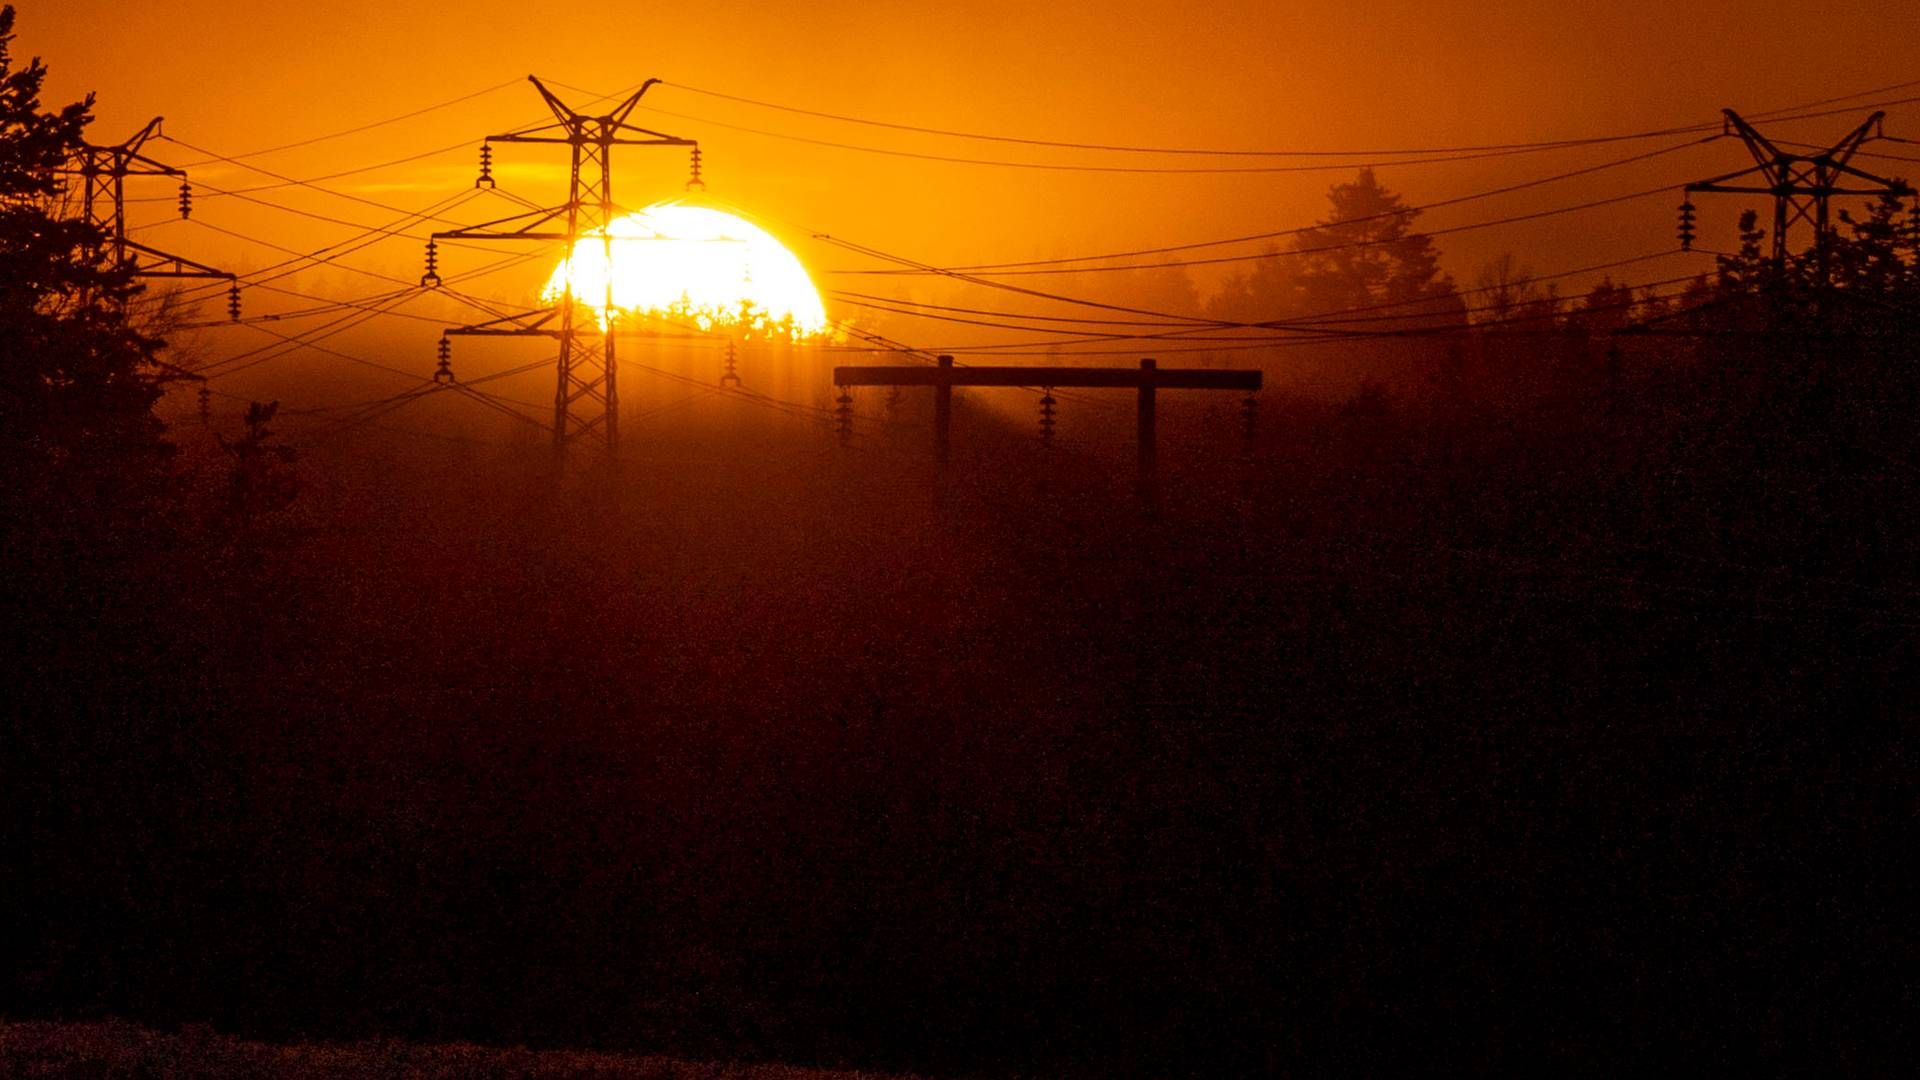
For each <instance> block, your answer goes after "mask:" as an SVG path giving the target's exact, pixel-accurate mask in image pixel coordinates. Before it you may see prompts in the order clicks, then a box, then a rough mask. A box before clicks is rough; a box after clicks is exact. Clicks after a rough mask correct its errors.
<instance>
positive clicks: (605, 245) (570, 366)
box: [421, 75, 698, 463]
mask: <svg viewBox="0 0 1920 1080" xmlns="http://www.w3.org/2000/svg"><path fill="white" fill-rule="evenodd" d="M527 79H528V81H529V82H531V83H533V85H534V88H535V89H537V90H539V91H540V96H541V98H542V99H543V100H544V101H545V102H546V105H547V108H548V109H550V110H551V111H552V112H553V116H554V122H553V123H551V124H544V125H541V126H538V127H533V128H527V129H524V130H520V131H513V132H508V133H507V134H504V135H489V136H487V138H486V140H485V143H486V145H484V146H483V148H482V154H481V162H482V169H481V174H480V179H479V180H478V181H477V182H476V183H477V184H479V185H487V186H491V185H492V183H493V179H492V171H491V166H492V156H493V155H492V149H491V144H493V143H543V144H546V143H550V144H559V145H564V146H568V147H570V148H571V149H572V156H573V169H572V181H571V185H570V187H569V189H568V190H569V193H568V196H567V201H566V202H565V203H564V204H562V205H560V206H557V207H553V208H551V209H546V210H534V211H530V212H528V213H524V214H516V215H513V216H512V217H506V218H501V219H499V220H497V221H490V222H487V223H485V224H482V225H475V226H472V227H470V228H464V229H453V230H449V231H446V232H436V233H434V234H433V237H432V239H431V240H430V241H429V242H428V256H427V257H428V262H427V274H426V276H425V277H423V278H422V279H421V283H422V284H425V285H438V284H440V277H439V274H438V263H437V257H438V243H439V241H441V240H489V241H498V240H533V241H555V240H559V241H564V242H565V244H566V248H565V251H566V257H568V258H572V257H573V255H574V253H575V251H577V250H578V245H579V242H580V241H581V240H582V239H583V238H598V239H599V240H600V243H601V245H602V247H601V250H602V253H603V255H604V257H605V258H606V265H607V266H608V267H609V268H611V266H612V265H613V236H612V233H611V232H610V231H609V226H610V225H611V224H612V223H613V219H614V217H615V214H616V211H620V210H621V207H620V206H619V204H617V203H616V202H614V198H613V148H614V147H616V146H687V147H693V146H697V145H698V144H697V143H696V142H695V141H694V140H692V139H681V138H677V137H675V136H672V135H666V134H663V133H661V132H658V131H650V130H648V129H646V128H642V127H637V126H635V125H633V124H630V123H628V122H627V118H628V117H629V116H631V115H632V114H633V110H634V109H635V108H637V107H638V106H639V104H640V99H641V98H642V97H643V96H645V94H646V92H647V91H648V90H649V89H650V88H652V87H653V85H654V84H655V83H657V82H659V81H660V80H658V79H648V80H647V81H646V83H644V84H643V85H642V86H641V87H640V89H639V90H637V91H635V92H634V93H633V94H632V95H631V96H630V97H628V98H626V99H625V100H624V101H622V102H620V104H619V105H618V106H616V107H615V108H614V109H613V110H612V111H611V112H608V113H606V114H605V115H602V116H588V115H586V114H584V113H581V112H579V111H577V110H575V109H573V108H571V107H569V106H568V105H567V104H566V103H565V102H563V101H561V100H560V99H559V98H558V97H556V96H555V95H554V94H553V92H552V91H550V90H548V89H547V88H546V86H545V85H544V84H542V83H541V82H540V80H539V79H537V78H534V77H533V76H531V75H529V76H528V77H527ZM557 225H558V226H563V227H562V228H560V229H556V228H555V226H557ZM583 305H585V306H587V307H588V308H589V310H587V311H582V310H581V308H582V306H583ZM593 307H597V308H598V312H599V317H598V318H595V316H594V314H593V312H592V311H591V310H590V309H591V308H593ZM616 317H617V313H616V312H615V310H614V306H613V275H612V273H610V272H609V273H608V274H607V283H606V292H605V294H604V295H602V296H597V297H581V296H575V295H574V292H573V283H572V282H571V281H568V282H567V283H566V286H565V291H564V292H563V293H562V294H561V296H560V298H559V301H558V302H557V303H556V304H555V305H554V306H553V307H550V308H544V309H540V310H536V311H532V312H528V313H526V314H524V315H514V316H509V317H507V318H503V319H495V320H492V321H490V322H485V323H478V324H474V325H470V326H463V327H458V328H454V329H450V330H448V331H446V334H447V336H478V337H529V336H539V337H550V338H556V339H558V341H559V345H560V357H559V371H558V373H557V377H556V380H555V385H554V396H553V449H554V456H555V458H556V461H558V462H561V463H564V462H565V460H566V458H567V456H568V452H569V450H570V449H571V447H572V446H573V444H575V443H577V442H580V441H581V440H583V439H588V438H591V437H594V436H596V435H597V436H598V437H599V439H600V440H601V442H602V446H603V449H604V451H605V454H606V456H607V459H608V461H609V462H612V461H615V460H617V455H618V453H619V446H620V383H619V373H620V369H619V364H618V362H617V358H616V355H615V348H614V339H615V328H614V323H615V320H616Z"/></svg>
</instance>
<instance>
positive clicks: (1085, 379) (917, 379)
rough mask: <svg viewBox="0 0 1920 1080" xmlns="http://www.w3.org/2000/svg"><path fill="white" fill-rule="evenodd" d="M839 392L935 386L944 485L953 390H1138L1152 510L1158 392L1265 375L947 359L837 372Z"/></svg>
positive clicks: (1252, 387)
mask: <svg viewBox="0 0 1920 1080" xmlns="http://www.w3.org/2000/svg"><path fill="white" fill-rule="evenodd" d="M833 382H834V385H836V386H843V387H844V386H931V387H932V388H933V457H934V463H935V465H936V466H937V467H938V472H939V474H941V482H944V474H945V472H946V468H947V462H948V459H949V457H950V455H951V451H952V441H953V388H954V387H956V386H1014V387H1028V388H1036V389H1042V388H1043V389H1053V388H1055V387H1076V388H1085V389H1094V390H1120V389H1128V390H1133V391H1134V392H1135V393H1136V394H1137V395H1138V403H1139V404H1138V410H1137V412H1138V422H1139V430H1138V445H1139V454H1140V481H1139V483H1140V498H1141V500H1142V501H1143V502H1145V503H1146V504H1147V505H1149V506H1151V505H1153V502H1154V499H1155V497H1156V495H1157V473H1158V466H1159V455H1158V446H1157V443H1158V430H1157V429H1158V424H1157V416H1156V410H1157V408H1158V401H1157V400H1156V397H1155V394H1156V391H1159V390H1244V391H1246V392H1248V393H1252V392H1253V391H1256V390H1258V389H1260V386H1261V382H1262V378H1261V373H1260V372H1258V371H1252V370H1220V369H1213V368H1209V369H1198V368H1173V369H1167V368H1162V367H1160V366H1159V364H1157V363H1155V362H1154V361H1152V360H1142V361H1140V366H1139V367H1137V368H1087V367H1024V366H1023V367H966V368H961V367H955V366H954V364H953V357H951V356H942V357H940V360H939V363H938V364H937V365H936V366H934V367H930V368H927V367H836V368H834V369H833Z"/></svg>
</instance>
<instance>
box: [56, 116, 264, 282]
mask: <svg viewBox="0 0 1920 1080" xmlns="http://www.w3.org/2000/svg"><path fill="white" fill-rule="evenodd" d="M160 121H161V118H160V117H158V116H156V117H154V118H153V119H152V120H151V121H149V122H148V124H147V126H146V127H143V128H141V129H140V130H139V131H138V132H137V133H136V134H135V135H134V136H133V137H132V138H130V139H128V140H127V141H126V142H123V143H121V144H119V145H118V146H94V145H93V144H91V143H83V144H81V147H80V150H79V153H78V154H76V155H75V158H76V160H75V161H74V162H73V163H71V164H69V165H67V166H65V167H64V168H62V169H61V170H60V171H61V172H62V173H63V174H65V175H68V176H78V177H79V178H80V181H81V185H82V191H81V213H82V214H83V215H84V218H85V221H86V222H87V224H89V225H92V226H94V227H95V228H97V229H99V230H100V231H101V233H102V234H104V235H105V236H106V238H107V243H108V244H109V245H110V251H109V254H110V255H111V257H112V260H113V264H114V265H115V266H127V267H131V268H132V271H133V276H134V277H137V278H206V279H210V280H215V281H226V282H230V283H232V284H231V285H230V287H229V289H228V292H227V312H228V314H230V315H231V316H233V317H234V318H235V319H238V318H239V317H240V286H239V282H238V280H237V279H236V278H235V277H234V275H232V274H230V273H228V272H227V271H225V270H216V269H215V268H213V267H211V266H208V265H206V264H205V263H198V262H194V261H193V260H192V259H188V258H184V257H182V256H179V255H175V254H172V253H171V252H166V251H161V250H160V249H159V248H156V247H151V246H149V245H147V244H143V243H140V242H139V241H137V240H129V239H128V238H127V178H128V177H138V176H168V177H177V178H179V180H180V216H181V217H182V218H186V217H190V216H192V214H193V188H192V187H191V186H190V185H189V184H188V183H187V173H186V170H184V169H177V168H174V167H173V166H171V165H166V164H162V163H161V162H158V161H155V160H153V159H152V158H150V157H148V156H146V155H145V154H143V153H141V150H142V149H143V148H145V146H146V144H147V140H149V139H152V138H153V137H154V136H156V135H158V134H160Z"/></svg>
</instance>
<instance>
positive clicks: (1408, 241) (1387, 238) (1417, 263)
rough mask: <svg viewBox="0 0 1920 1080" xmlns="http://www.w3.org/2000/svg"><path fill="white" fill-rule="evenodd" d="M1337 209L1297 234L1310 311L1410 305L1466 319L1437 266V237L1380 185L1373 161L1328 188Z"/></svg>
mask: <svg viewBox="0 0 1920 1080" xmlns="http://www.w3.org/2000/svg"><path fill="white" fill-rule="evenodd" d="M1327 198H1328V199H1329V200H1330V201H1331V202H1332V204H1333V213H1332V214H1331V215H1330V216H1329V217H1328V218H1327V219H1326V220H1325V221H1322V222H1321V223H1320V224H1319V225H1317V226H1315V227H1314V228H1312V229H1309V230H1307V231H1305V232H1303V233H1301V234H1300V235H1299V236H1297V237H1295V238H1294V242H1293V247H1294V250H1295V251H1296V252H1298V253H1299V258H1298V262H1297V265H1296V267H1295V275H1296V277H1297V280H1298V283H1299V296H1300V300H1301V303H1302V306H1303V307H1304V309H1305V310H1306V312H1308V313H1311V314H1319V313H1325V312H1336V311H1342V310H1347V309H1351V308H1358V307H1370V306H1373V305H1379V304H1396V305H1406V306H1407V311H1408V312H1409V314H1410V315H1419V316H1423V318H1422V319H1421V321H1423V322H1427V323H1432V322H1434V321H1436V320H1442V321H1453V322H1460V321H1462V319H1461V315H1462V310H1461V304H1460V300H1459V296H1458V293H1457V292H1456V290H1455V288H1454V284H1453V279H1452V278H1451V277H1450V276H1448V275H1447V274H1445V273H1443V272H1442V271H1441V270H1440V251H1439V248H1437V247H1436V246H1435V245H1434V242H1433V238H1432V237H1430V236H1428V235H1426V234H1425V233H1421V232H1417V231H1415V230H1414V228H1413V224H1414V222H1415V221H1416V220H1418V219H1419V217H1420V211H1419V210H1417V209H1412V208H1409V207H1408V206H1407V205H1406V204H1405V203H1404V202H1403V201H1402V199H1401V197H1400V196H1399V195H1398V194H1397V193H1395V192H1392V191H1389V190H1388V189H1387V188H1385V187H1383V186H1382V185H1381V184H1380V182H1379V180H1378V179H1376V178H1375V177H1374V174H1373V170H1372V169H1362V170H1360V175H1359V176H1358V177H1356V178H1355V179H1354V180H1352V181H1351V182H1349V183H1345V184H1336V185H1334V186H1333V188H1332V189H1331V190H1329V191H1328V192H1327Z"/></svg>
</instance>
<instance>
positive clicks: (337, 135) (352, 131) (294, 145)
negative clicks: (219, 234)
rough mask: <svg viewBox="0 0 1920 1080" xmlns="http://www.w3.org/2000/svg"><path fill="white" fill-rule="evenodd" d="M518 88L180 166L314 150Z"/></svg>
mask: <svg viewBox="0 0 1920 1080" xmlns="http://www.w3.org/2000/svg"><path fill="white" fill-rule="evenodd" d="M518 85H520V80H519V79H508V80H507V81H506V82H503V83H499V84H497V85H495V86H489V87H487V88H486V89H484V90H475V91H474V92H473V93H471V94H462V95H460V96H459V97H456V98H449V99H447V100H446V101H442V102H440V103H438V104H435V105H428V106H426V107H425V108H421V109H415V110H413V111H412V112H406V113H401V114H400V115H398V116H390V117H387V118H386V119H385V120H375V121H374V122H372V123H370V124H361V125H360V126H358V127H350V128H346V129H345V130H342V131H334V132H329V133H328V134H325V135H315V136H313V137H312V138H307V139H301V140H299V141H298V142H290V143H281V144H280V145H278V146H269V147H266V148H265V149H261V150H249V151H247V152H246V153H244V154H234V155H232V156H231V157H225V156H222V155H219V154H209V153H208V152H207V151H205V150H200V151H198V152H199V153H203V154H208V156H207V158H206V160H204V161H189V162H187V163H186V164H185V165H183V166H181V168H184V169H191V168H195V167H197V166H200V165H211V164H213V163H214V162H216V161H225V162H233V163H237V162H239V161H240V160H242V159H245V158H257V157H265V156H267V155H268V154H277V153H279V152H281V151H282V150H297V149H299V148H301V147H303V146H313V145H315V144H316V143H323V142H331V141H332V140H334V139H344V138H346V137H347V136H349V135H359V134H361V133H362V132H367V131H373V130H375V129H376V128H383V127H388V126H390V125H392V124H398V123H400V122H401V121H404V120H412V119H414V118H415V117H418V116H425V115H427V114H428V113H434V112H439V111H440V110H441V109H449V108H452V107H453V106H455V105H460V104H464V103H466V102H469V101H472V100H473V99H475V98H481V97H486V96H487V95H488V94H497V93H499V92H500V91H502V90H505V89H507V88H508V87H511V86H518ZM173 141H175V142H179V140H177V139H176V140H173ZM180 145H182V146H186V144H185V143H181V144H180ZM188 149H194V148H193V147H188Z"/></svg>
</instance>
